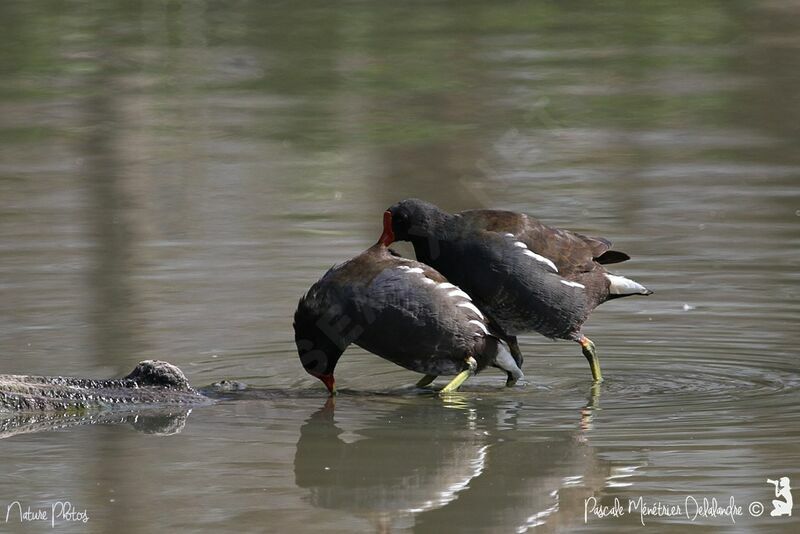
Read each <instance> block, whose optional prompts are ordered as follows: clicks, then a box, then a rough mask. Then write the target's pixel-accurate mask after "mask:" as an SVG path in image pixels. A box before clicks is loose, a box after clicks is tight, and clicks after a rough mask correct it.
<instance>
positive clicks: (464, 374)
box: [439, 356, 478, 394]
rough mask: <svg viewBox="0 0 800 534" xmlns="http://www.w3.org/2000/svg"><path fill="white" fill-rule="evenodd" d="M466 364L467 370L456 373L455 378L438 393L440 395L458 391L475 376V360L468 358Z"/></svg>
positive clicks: (476, 364)
mask: <svg viewBox="0 0 800 534" xmlns="http://www.w3.org/2000/svg"><path fill="white" fill-rule="evenodd" d="M465 362H466V364H467V368H466V369H464V370H463V371H461V372H460V373H458V374H457V375H456V376H455V378H453V379H452V380H451V381H450V382H449V383H448V384H447V385H446V386H445V387H443V388H442V390H441V391H440V392H439V393H440V394H447V393H453V392H454V391H458V388H460V387H461V384H463V383H464V382H465V381H466V380H467V379H468V378H469V377H471V376H472V375H474V374H475V370H476V369H477V368H478V362H476V361H475V358H473V357H472V356H469V357H468V358H467V359H466V360H465Z"/></svg>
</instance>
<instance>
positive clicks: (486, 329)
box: [470, 319, 489, 334]
mask: <svg viewBox="0 0 800 534" xmlns="http://www.w3.org/2000/svg"><path fill="white" fill-rule="evenodd" d="M470 322H471V323H472V324H474V325H477V326H480V327H481V330H483V332H484V333H485V334H488V333H489V329H488V328H486V325H485V324H483V323H482V322H480V321H476V320H475V319H471V320H470Z"/></svg>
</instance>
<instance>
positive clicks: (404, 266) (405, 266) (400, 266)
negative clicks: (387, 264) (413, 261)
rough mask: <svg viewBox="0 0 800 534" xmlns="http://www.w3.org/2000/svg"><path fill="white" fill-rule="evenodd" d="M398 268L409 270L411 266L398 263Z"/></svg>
mask: <svg viewBox="0 0 800 534" xmlns="http://www.w3.org/2000/svg"><path fill="white" fill-rule="evenodd" d="M397 268H398V269H400V270H401V271H407V270H409V269H410V268H411V267H409V266H408V265H398V266H397Z"/></svg>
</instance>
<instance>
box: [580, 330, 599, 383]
mask: <svg viewBox="0 0 800 534" xmlns="http://www.w3.org/2000/svg"><path fill="white" fill-rule="evenodd" d="M578 343H580V344H581V349H582V350H583V355H584V356H586V359H587V360H588V361H589V367H590V368H591V370H592V378H593V379H594V381H595V382H602V381H603V374H602V373H601V372H600V360H598V359H597V352H596V351H595V348H594V343H592V340H591V339H589V338H588V337H586V336H581V338H580V339H579V340H578Z"/></svg>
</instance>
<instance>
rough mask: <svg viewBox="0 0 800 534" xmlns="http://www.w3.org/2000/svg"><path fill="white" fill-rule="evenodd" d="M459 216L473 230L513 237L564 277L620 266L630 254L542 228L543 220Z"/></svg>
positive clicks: (490, 213)
mask: <svg viewBox="0 0 800 534" xmlns="http://www.w3.org/2000/svg"><path fill="white" fill-rule="evenodd" d="M459 215H461V217H462V218H463V219H464V221H465V224H466V226H467V227H469V228H470V229H472V230H478V229H482V230H487V231H490V232H498V233H502V234H512V235H513V236H514V238H516V239H518V240H519V241H522V242H523V243H525V245H526V246H527V247H528V248H529V249H531V250H532V251H534V252H535V253H537V254H540V255H542V256H544V257H545V258H548V259H549V260H551V261H552V262H553V263H555V264H556V267H557V268H558V271H559V273H560V274H561V276H569V275H571V274H575V273H579V272H588V271H591V270H593V269H594V268H595V267H596V265H597V264H598V263H600V264H607V263H618V262H621V261H625V260H627V259H629V257H628V255H627V254H624V253H622V252H617V251H612V250H609V249H610V247H611V241H609V240H608V239H605V238H602V237H589V236H585V235H583V234H579V233H577V232H571V231H569V230H562V229H561V228H555V227H552V226H547V225H546V224H542V223H541V222H540V221H539V220H537V219H535V218H534V217H531V216H529V215H525V214H524V213H515V212H513V211H500V210H470V211H464V212H461V213H460V214H459Z"/></svg>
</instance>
